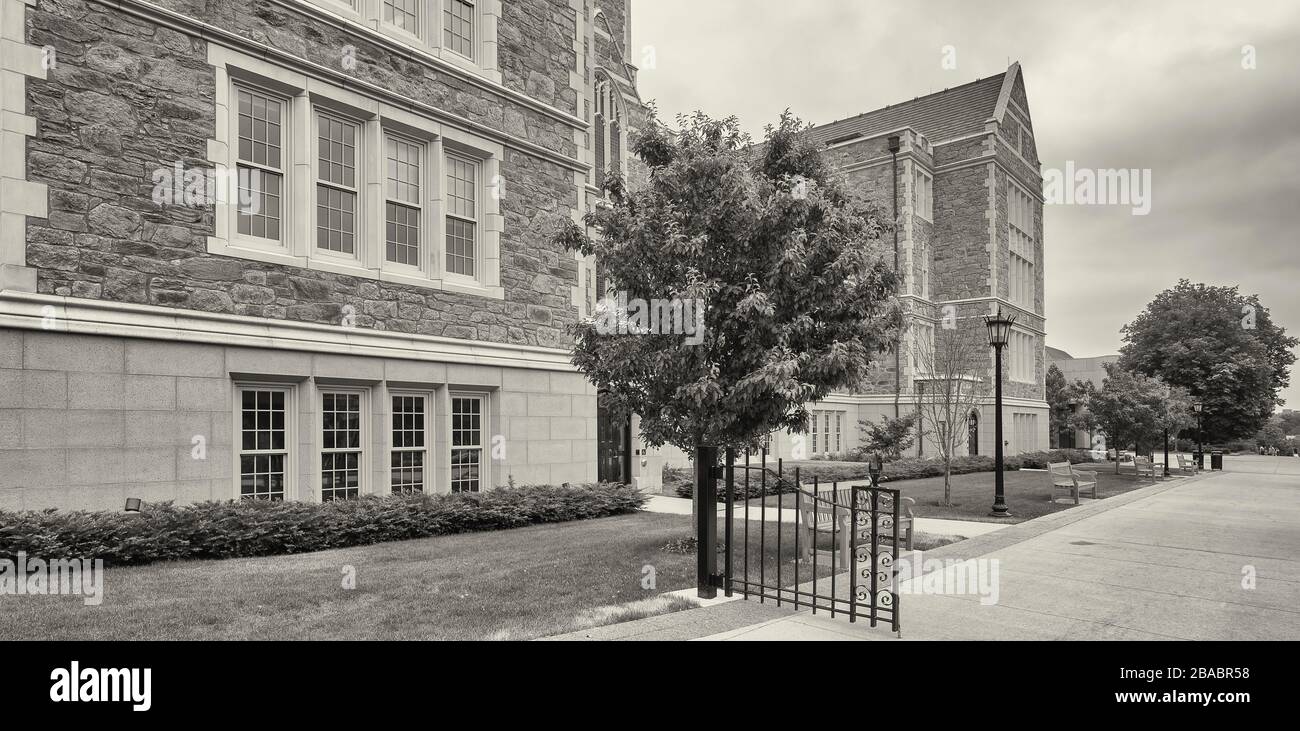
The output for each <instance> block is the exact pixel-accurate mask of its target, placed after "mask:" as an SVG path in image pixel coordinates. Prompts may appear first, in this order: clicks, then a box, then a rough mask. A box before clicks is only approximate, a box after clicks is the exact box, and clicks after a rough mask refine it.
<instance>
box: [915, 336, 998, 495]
mask: <svg viewBox="0 0 1300 731" xmlns="http://www.w3.org/2000/svg"><path fill="white" fill-rule="evenodd" d="M914 347H915V348H916V352H917V356H918V357H917V360H918V365H919V366H920V370H921V374H920V379H921V380H920V382H919V383H918V385H917V392H916V410H917V413H919V414H921V421H922V423H924V424H925V431H924V433H923V434H922V435H921V437H920V438H921V439H925V438H926V435H929V436H930V437H931V439H930V442H931V443H932V444H933V445H934V447H935V451H936V452H937V453H938V455H939V459H940V460H941V461H942V462H943V504H944V505H952V485H951V482H950V480H951V477H952V461H953V459H954V458H956V457H957V455H958V454H960V453H961V452H962V451H963V450H965V449H966V439H967V435H968V433H969V432H968V431H967V423H968V421H967V420H968V419H969V418H970V413H971V412H972V411H974V410H975V409H976V408H978V407H979V405H980V403H981V402H982V401H983V400H984V396H985V394H986V393H988V386H987V384H985V383H984V381H983V379H981V378H980V377H979V376H978V374H979V373H980V369H981V368H982V367H983V366H984V365H985V363H986V361H987V352H986V351H987V347H985V346H984V345H983V341H982V340H976V339H975V338H972V337H971V336H970V333H969V332H966V331H963V330H961V329H960V328H956V327H944V328H939V329H938V330H936V331H935V333H934V338H933V340H932V341H929V342H927V341H926V340H925V339H921V340H918V341H917V342H916V344H915V346H914ZM922 386H924V388H922Z"/></svg>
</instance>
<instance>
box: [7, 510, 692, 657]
mask: <svg viewBox="0 0 1300 731" xmlns="http://www.w3.org/2000/svg"><path fill="white" fill-rule="evenodd" d="M690 532H691V523H690V517H689V516H684V517H683V516H673V515H657V514H652V513H637V514H634V515H625V516H617V517H612V518H601V519H597V520H587V521H576V522H572V523H561V524H551V525H539V526H532V527H528V528H520V529H517V530H507V531H493V532H485V533H471V534H464V535H455V536H440V537H436V538H425V539H419V540H412V541H401V542H397V543H384V544H379V545H373V546H361V547H356V548H346V549H338V550H332V551H321V552H318V553H307V554H298V555H291V556H268V557H264V558H256V559H230V560H225V561H188V562H178V563H168V564H154V565H150V566H141V567H123V568H118V569H113V568H109V569H108V570H107V571H106V573H105V579H104V595H105V598H104V602H103V604H101V605H100V606H98V607H87V606H83V605H82V603H81V600H80V599H79V598H77V597H27V596H22V597H17V596H0V638H6V639H46V638H52V639H53V638H57V639H122V640H137V639H196V640H205V639H277V640H279V639H289V640H294V639H355V640H370V639H376V640H378V639H383V640H387V639H403V640H417V639H448V640H451V639H459V640H470V639H528V638H533V637H539V636H542V635H548V634H554V633H559V632H564V631H569V630H573V629H580V628H581V626H582V624H583V621H582V620H584V619H587V620H588V621H590V618H584V617H583V616H582V615H583V614H584V613H587V614H592V613H594V616H597V617H599V616H601V615H602V614H603V613H602V612H601V611H599V608H601V607H607V606H609V605H615V604H623V603H626V602H634V601H638V600H643V599H649V598H651V597H654V596H657V595H658V594H661V593H663V592H666V591H671V590H674V589H682V588H687V587H690V586H693V585H694V583H695V557H694V555H690V556H682V555H677V554H672V553H666V552H663V551H660V550H659V549H660V547H662V546H663V545H664V544H665V543H667V542H669V541H671V540H673V539H675V538H681V537H682V536H684V535H690ZM647 565H649V566H653V567H654V569H655V574H656V576H655V578H656V588H655V589H651V590H647V589H643V588H641V580H642V567H644V566H647ZM349 566H350V567H353V568H355V576H356V588H355V589H352V590H349V589H344V588H343V586H342V582H343V579H344V574H343V571H344V568H345V567H349Z"/></svg>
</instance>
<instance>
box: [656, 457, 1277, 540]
mask: <svg viewBox="0 0 1300 731" xmlns="http://www.w3.org/2000/svg"><path fill="white" fill-rule="evenodd" d="M1297 461H1300V460H1297ZM790 504H793V498H791V503H790ZM644 509H645V510H646V511H648V512H651V513H669V514H671V515H690V514H691V500H689V499H687V498H681V497H668V496H667V495H651V496H650V500H649V502H647V503H646V506H645V508H644ZM764 512H765V513H766V515H763V513H764ZM718 514H719V515H721V514H722V508H721V506H719V508H718ZM736 514H737V516H740V515H741V512H740V511H739V510H738V511H736ZM764 518H765V519H766V522H768V523H775V522H777V520H778V519H779V520H780V521H781V522H783V523H793V522H794V521H795V520H796V511H795V509H794V508H782V509H781V514H780V515H779V516H778V515H777V509H776V508H773V507H769V508H768V509H767V510H766V511H759V510H757V509H756V508H755V507H754V506H752V505H751V506H750V508H749V519H750V520H760V519H764ZM1009 525H1010V524H1009V523H984V522H980V521H974V520H947V519H944V518H917V519H916V529H917V530H918V531H920V532H922V533H929V534H930V535H936V536H959V537H961V538H972V537H974V536H982V535H985V534H988V533H992V532H994V531H997V530H1001V529H1003V528H1006V527H1008V526H1009Z"/></svg>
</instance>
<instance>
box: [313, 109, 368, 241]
mask: <svg viewBox="0 0 1300 731" xmlns="http://www.w3.org/2000/svg"><path fill="white" fill-rule="evenodd" d="M357 135H358V126H357V125H356V124H355V123H353V122H348V121H346V120H342V119H338V118H336V117H331V116H328V115H325V114H321V115H319V116H318V117H317V130H316V141H317V158H316V165H317V167H316V247H317V248H320V249H325V250H328V251H335V252H339V253H343V254H354V253H356V230H357V215H356V213H357V192H358V185H357Z"/></svg>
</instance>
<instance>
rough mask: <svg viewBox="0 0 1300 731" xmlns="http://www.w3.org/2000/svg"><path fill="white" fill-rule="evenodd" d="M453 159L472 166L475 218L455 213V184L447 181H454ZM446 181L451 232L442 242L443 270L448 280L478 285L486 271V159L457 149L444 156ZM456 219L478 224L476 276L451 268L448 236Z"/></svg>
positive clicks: (474, 253) (475, 249) (475, 232)
mask: <svg viewBox="0 0 1300 731" xmlns="http://www.w3.org/2000/svg"><path fill="white" fill-rule="evenodd" d="M453 161H454V162H459V163H461V164H463V165H468V166H470V169H471V170H472V171H473V174H474V185H473V187H472V190H471V192H472V193H473V195H474V199H473V201H472V203H473V204H474V215H473V216H472V217H471V216H464V215H461V214H457V213H452V210H451V209H452V206H451V191H450V188H451V186H450V185H449V184H448V183H447V181H450V179H451V172H452V169H453ZM443 181H444V185H447V187H448V192H447V196H446V198H445V199H444V200H445V201H446V213H445V214H444V216H445V220H446V221H447V224H446V227H447V231H445V232H444V236H443V242H442V254H443V257H444V259H443V261H444V262H446V263H445V264H444V268H443V269H444V271H445V272H446V278H447V280H448V281H451V282H463V283H465V284H469V285H474V284H478V282H479V277H480V276H481V273H482V271H483V244H482V239H483V237H482V235H481V234H482V231H483V224H482V220H481V219H482V213H483V193H484V189H485V187H486V186H484V185H483V165H482V162H481V161H479V160H476V159H474V158H473V157H470V156H469V155H465V154H462V153H457V152H447V153H446V155H445V156H444V157H443ZM452 220H458V221H464V222H467V223H471V224H473V225H474V239H473V242H472V246H473V256H472V257H470V258H472V259H473V268H474V273H473V275H468V274H463V273H460V272H453V271H452V270H451V264H450V262H449V261H448V260H449V259H450V258H451V255H450V252H449V251H448V248H450V247H449V244H450V239H449V238H448V236H450V229H451V221H452Z"/></svg>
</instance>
